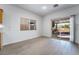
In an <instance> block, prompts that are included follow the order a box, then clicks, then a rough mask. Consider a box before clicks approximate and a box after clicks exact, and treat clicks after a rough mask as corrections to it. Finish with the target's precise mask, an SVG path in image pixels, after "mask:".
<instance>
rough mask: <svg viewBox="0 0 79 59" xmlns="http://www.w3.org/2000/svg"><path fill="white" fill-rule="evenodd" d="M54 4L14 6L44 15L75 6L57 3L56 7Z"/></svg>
mask: <svg viewBox="0 0 79 59" xmlns="http://www.w3.org/2000/svg"><path fill="white" fill-rule="evenodd" d="M54 5H55V4H17V5H16V6H18V7H20V8H23V9H25V10H28V11H30V12H33V13H35V14H37V15H40V16H45V15H47V14H50V13H53V12H56V11H58V10H62V9H65V8H70V7H73V6H76V5H75V4H58V7H53V6H54Z"/></svg>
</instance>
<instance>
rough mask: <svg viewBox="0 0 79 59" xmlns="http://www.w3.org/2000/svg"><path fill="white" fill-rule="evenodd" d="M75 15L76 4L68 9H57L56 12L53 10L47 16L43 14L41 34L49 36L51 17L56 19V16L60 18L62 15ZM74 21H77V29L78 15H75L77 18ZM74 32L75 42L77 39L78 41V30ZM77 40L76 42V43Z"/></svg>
mask: <svg viewBox="0 0 79 59" xmlns="http://www.w3.org/2000/svg"><path fill="white" fill-rule="evenodd" d="M74 14H75V15H77V14H79V6H76V7H72V8H68V9H64V10H59V11H57V12H54V13H52V14H49V15H47V16H45V17H44V18H43V33H42V34H43V36H48V37H51V35H52V34H51V19H52V20H53V19H56V18H62V17H66V16H70V15H74ZM75 21H76V22H77V26H76V30H77V31H78V30H79V27H78V26H79V24H78V23H79V15H77V18H76V19H75ZM77 31H76V32H75V33H76V39H75V40H76V42H77V41H78V42H79V37H78V35H79V31H78V32H77ZM78 42H77V43H78Z"/></svg>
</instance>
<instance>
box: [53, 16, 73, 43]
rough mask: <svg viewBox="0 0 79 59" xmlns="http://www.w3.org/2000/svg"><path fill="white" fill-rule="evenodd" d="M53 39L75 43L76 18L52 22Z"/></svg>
mask: <svg viewBox="0 0 79 59" xmlns="http://www.w3.org/2000/svg"><path fill="white" fill-rule="evenodd" d="M52 38H57V39H61V40H67V41H72V42H73V41H74V17H72V16H71V17H66V18H61V19H55V20H52Z"/></svg>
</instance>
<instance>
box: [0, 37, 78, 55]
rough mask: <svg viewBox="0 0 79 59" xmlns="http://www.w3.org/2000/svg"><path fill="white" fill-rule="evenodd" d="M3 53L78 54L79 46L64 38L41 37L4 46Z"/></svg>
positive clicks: (0, 52)
mask: <svg viewBox="0 0 79 59" xmlns="http://www.w3.org/2000/svg"><path fill="white" fill-rule="evenodd" d="M0 54H1V55H73V54H74V55H75V54H76V55H78V54H79V46H78V45H76V44H74V43H71V42H68V41H64V40H57V39H53V38H46V37H40V38H36V39H30V40H26V41H23V42H19V43H15V44H11V45H7V46H4V48H3V49H2V50H1V51H0Z"/></svg>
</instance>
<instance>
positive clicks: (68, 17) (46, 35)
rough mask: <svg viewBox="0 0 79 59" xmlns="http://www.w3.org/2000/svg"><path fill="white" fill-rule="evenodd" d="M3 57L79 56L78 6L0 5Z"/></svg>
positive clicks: (0, 35) (0, 34)
mask: <svg viewBox="0 0 79 59" xmlns="http://www.w3.org/2000/svg"><path fill="white" fill-rule="evenodd" d="M0 55H79V4H0Z"/></svg>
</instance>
